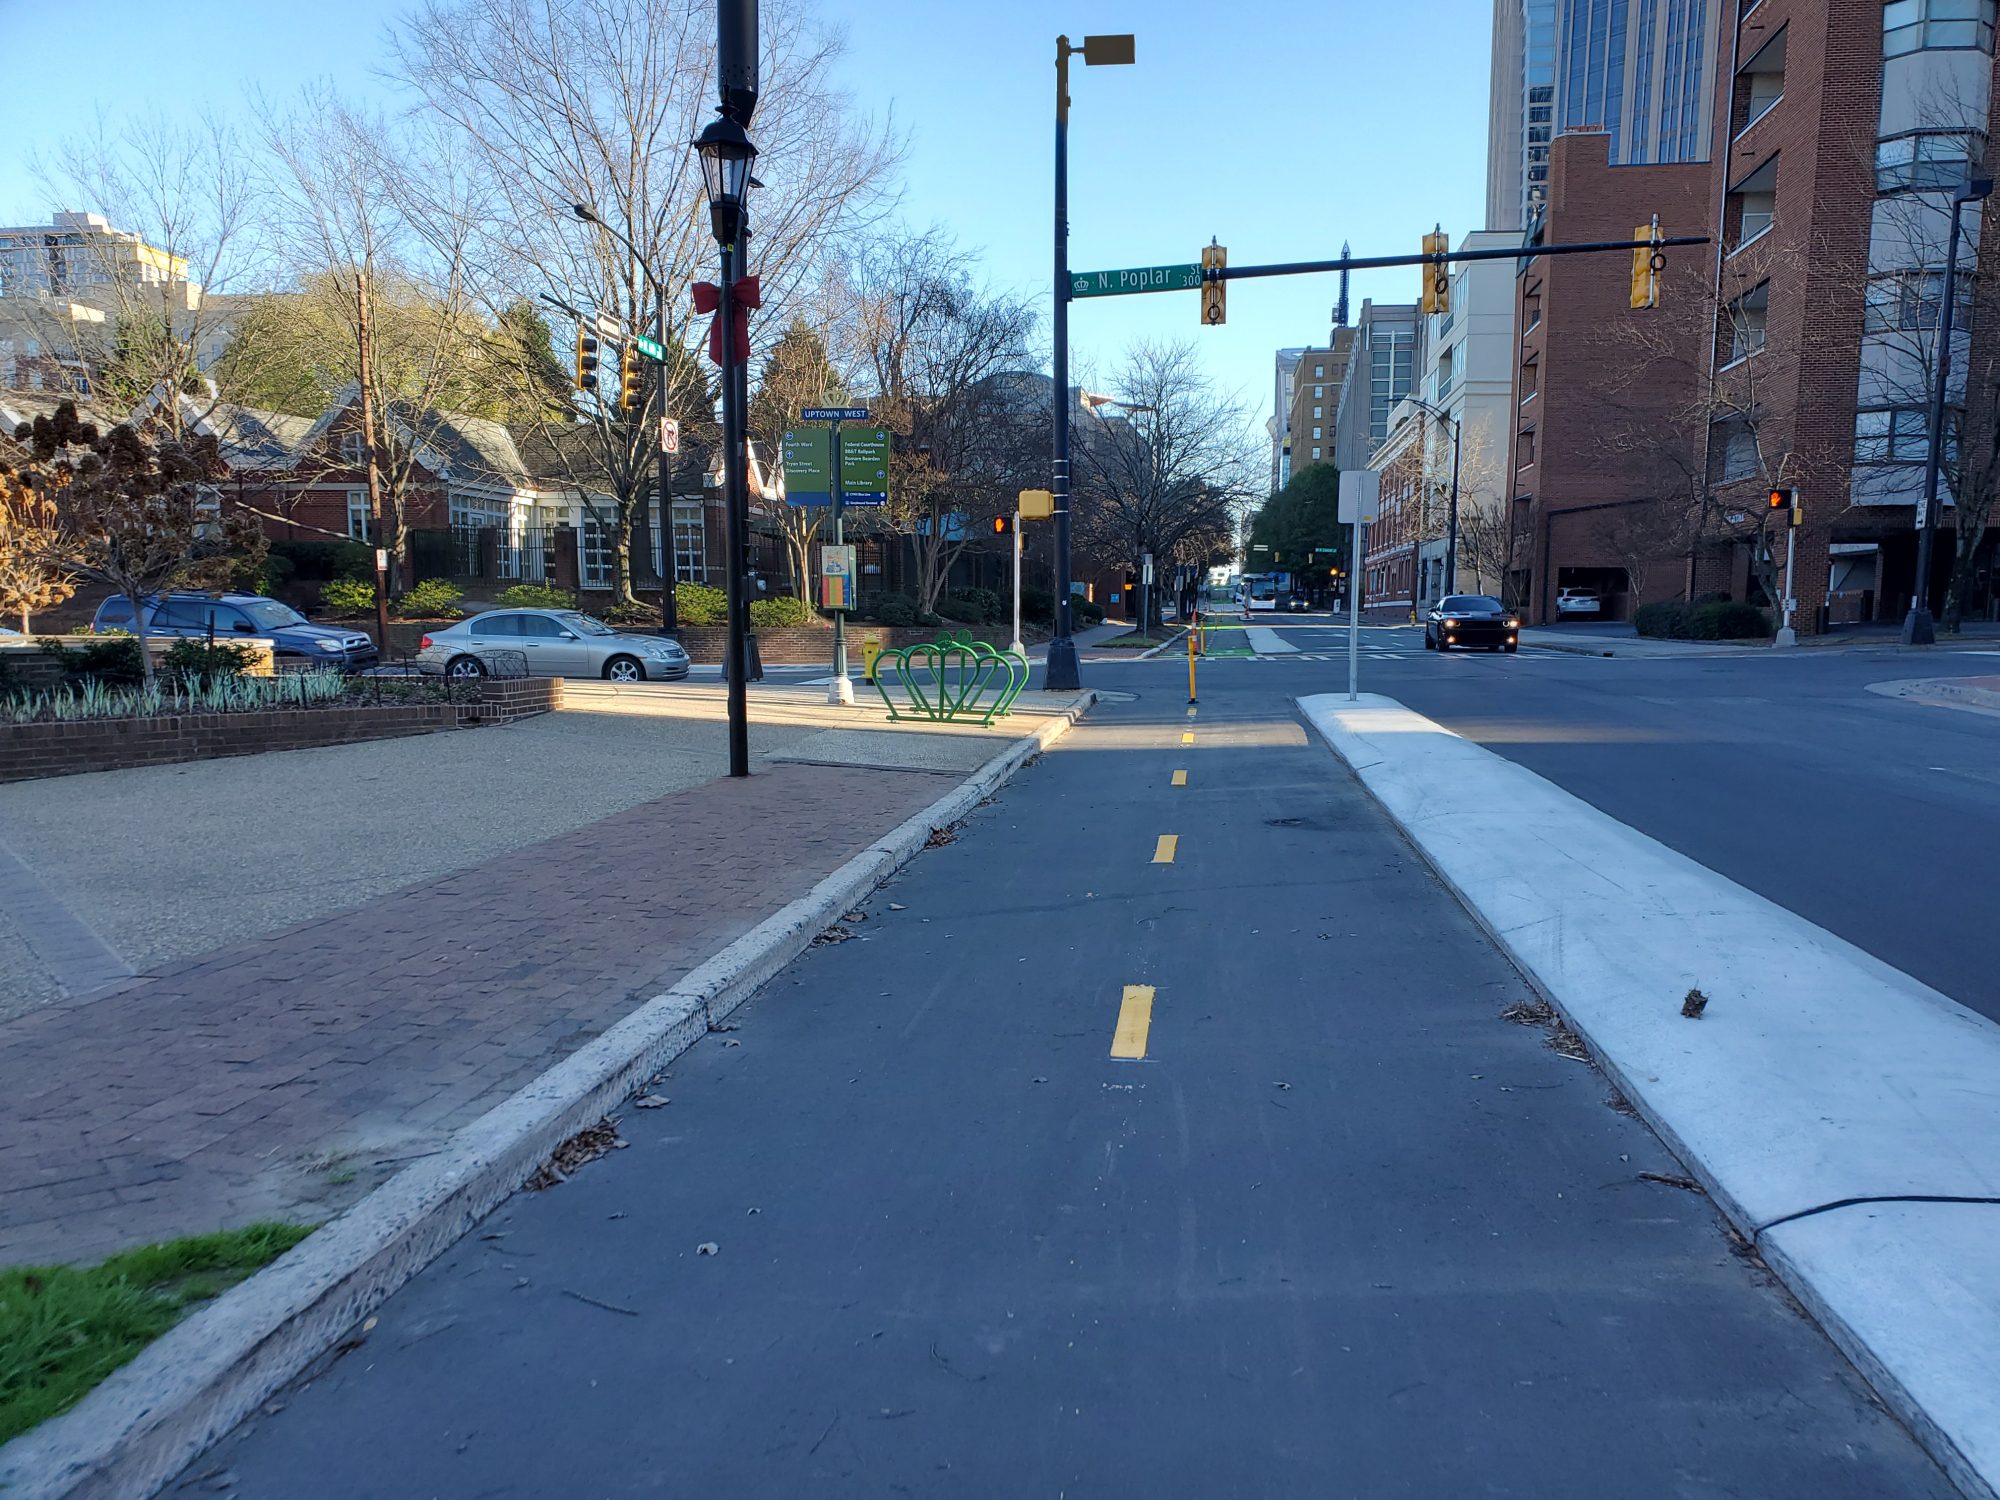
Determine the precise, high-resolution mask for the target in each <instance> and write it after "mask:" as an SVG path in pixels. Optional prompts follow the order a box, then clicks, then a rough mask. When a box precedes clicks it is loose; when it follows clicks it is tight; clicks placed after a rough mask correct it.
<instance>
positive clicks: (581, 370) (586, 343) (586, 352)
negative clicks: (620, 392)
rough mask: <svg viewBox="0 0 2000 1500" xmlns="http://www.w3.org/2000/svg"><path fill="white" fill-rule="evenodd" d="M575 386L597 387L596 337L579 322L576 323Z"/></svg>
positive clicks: (586, 388)
mask: <svg viewBox="0 0 2000 1500" xmlns="http://www.w3.org/2000/svg"><path fill="white" fill-rule="evenodd" d="M576 388H577V389H578V390H580V391H594V390H596V389H597V339H596V337H595V336H594V335H593V334H592V333H591V332H590V330H589V329H588V328H586V327H584V325H583V324H581V323H579V324H577V325H576Z"/></svg>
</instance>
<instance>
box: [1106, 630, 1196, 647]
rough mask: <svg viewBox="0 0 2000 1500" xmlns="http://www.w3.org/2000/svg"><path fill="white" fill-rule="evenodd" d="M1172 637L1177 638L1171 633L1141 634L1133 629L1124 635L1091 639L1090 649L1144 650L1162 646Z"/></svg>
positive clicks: (1172, 638)
mask: <svg viewBox="0 0 2000 1500" xmlns="http://www.w3.org/2000/svg"><path fill="white" fill-rule="evenodd" d="M1174 639H1177V637H1176V636H1172V635H1141V634H1139V632H1138V631H1136V630H1134V631H1130V632H1128V633H1127V634H1125V635H1114V636H1110V637H1108V638H1106V639H1104V640H1101V641H1093V642H1092V643H1091V649H1092V650H1093V651H1144V650H1147V649H1148V648H1150V647H1153V646H1164V645H1165V644H1166V643H1167V642H1168V641H1171V640H1174Z"/></svg>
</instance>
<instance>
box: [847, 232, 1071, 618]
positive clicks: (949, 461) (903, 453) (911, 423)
mask: <svg viewBox="0 0 2000 1500" xmlns="http://www.w3.org/2000/svg"><path fill="white" fill-rule="evenodd" d="M836 286H837V287H838V289H839V291H838V295H839V297H840V299H841V306H842V308H843V320H842V322H841V324H840V326H839V327H838V329H837V331H836V334H835V346H836V348H837V350H838V351H839V353H840V355H841V357H842V359H843V360H844V362H845V363H846V364H847V365H848V366H849V369H850V371H851V373H850V375H849V377H848V381H849V385H850V387H853V388H858V389H863V390H866V391H868V392H869V393H870V394H869V397H868V400H869V407H870V410H871V412H872V413H873V414H874V415H875V418H876V420H877V421H878V422H879V423H880V424H881V425H883V426H886V427H888V428H889V429H890V431H891V432H893V433H894V434H895V435H896V437H897V439H898V443H897V450H898V451H897V453H896V454H895V456H894V458H893V461H892V464H891V470H890V497H889V504H888V506H887V507H886V508H885V509H884V510H883V512H882V513H881V523H882V525H883V526H884V527H885V528H886V529H887V530H889V531H891V532H894V533H896V534H898V535H901V536H903V537H905V538H907V539H908V542H909V545H910V546H911V547H912V548H913V550H914V551H915V553H916V559H917V612H918V613H919V614H924V615H928V614H931V613H933V612H934V611H935V609H936V607H937V601H938V598H939V596H940V595H941V594H942V593H943V591H944V586H945V581H946V579H947V578H948V577H949V576H950V573H951V566H952V564H953V563H954V562H955V561H956V560H957V559H958V557H959V556H960V554H961V553H963V552H964V551H965V549H966V548H967V547H968V546H970V545H972V544H973V542H974V541H975V540H976V539H977V538H978V537H979V536H981V535H983V534H984V527H983V523H985V522H987V521H990V520H991V519H992V518H993V517H994V516H996V515H998V514H1000V513H1001V512H1002V511H1003V510H1008V509H1011V508H1012V505H1013V500H1014V496H1015V494H1016V493H1017V491H1018V490H1019V489H1020V487H1021V484H1022V483H1023V482H1024V481H1025V479H1026V477H1027V474H1028V470H1027V468H1026V466H1025V465H1026V461H1027V460H1026V453H1027V452H1028V451H1032V443H1031V437H1030V426H1029V420H1028V417H1029V414H1028V413H1025V412H1024V411H1023V409H1022V406H1021V403H1020V401H1019V399H1018V393H1017V391H1016V390H1015V389H1014V388H1013V386H1012V384H1011V383H1010V382H1009V381H1008V380H1007V379H1006V377H1007V376H1009V375H1010V374H1018V373H1019V372H1020V371H1021V370H1022V369H1023V367H1024V366H1025V365H1026V364H1027V363H1028V359H1029V356H1028V340H1029V338H1030V336H1031V335H1032V333H1033V331H1034V326H1035V315H1034V313H1033V311H1032V310H1031V309H1030V308H1029V306H1028V304H1027V302H1026V301H1025V300H1024V299H1022V298H1018V297H1015V296H1012V295H1010V294H1006V293H1000V292H993V291H990V290H988V289H987V288H985V287H984V286H982V285H981V284H980V282H979V280H978V278H977V274H976V270H975V262H974V259H973V257H972V256H971V254H970V253H968V252H966V251H964V250H962V249H960V248H959V247H958V246H957V244H956V243H955V242H954V241H953V240H952V239H951V237H950V236H949V235H948V234H946V233H945V232H944V231H943V230H941V229H937V228H932V229H930V230H927V231H925V232H923V233H920V234H898V235H892V236H890V237H888V238H886V239H883V240H882V241H880V242H878V243H877V244H875V245H873V246H872V247H870V248H869V249H868V250H867V251H865V252H864V253H862V254H861V255H859V256H857V257H855V258H854V259H852V260H851V261H849V262H848V263H846V264H845V265H843V266H842V267H841V268H840V269H839V271H838V273H837V278H836Z"/></svg>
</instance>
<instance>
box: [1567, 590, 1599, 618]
mask: <svg viewBox="0 0 2000 1500" xmlns="http://www.w3.org/2000/svg"><path fill="white" fill-rule="evenodd" d="M1603 608H1604V603H1603V601H1602V600H1600V599H1599V598H1598V597H1597V590H1595V589H1558V590H1557V591H1556V618H1557V619H1561V618H1562V617H1563V616H1564V615H1594V614H1598V613H1600V612H1601V611H1602V610H1603Z"/></svg>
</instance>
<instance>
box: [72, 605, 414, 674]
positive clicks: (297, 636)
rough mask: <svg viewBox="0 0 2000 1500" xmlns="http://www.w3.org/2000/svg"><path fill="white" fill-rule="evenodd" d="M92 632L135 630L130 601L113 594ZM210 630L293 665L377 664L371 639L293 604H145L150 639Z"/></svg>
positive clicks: (198, 635) (352, 668)
mask: <svg viewBox="0 0 2000 1500" xmlns="http://www.w3.org/2000/svg"><path fill="white" fill-rule="evenodd" d="M90 628H91V630H92V631H93V632H95V633H97V634H99V635H102V634H103V633H104V632H105V631H107V630H125V631H131V630H133V625H132V602H131V600H129V599H127V598H126V597H125V596H124V595H123V594H113V595H112V596H111V597H110V598H109V599H106V600H105V601H104V602H103V603H102V604H100V605H98V606H97V613H96V615H95V616H93V617H92V619H91V622H90ZM211 631H213V632H214V635H215V638H216V639H217V640H219V641H226V640H229V639H231V638H233V637H238V636H241V637H247V638H249V639H252V640H257V639H262V640H268V641H269V642H270V643H271V650H272V654H273V655H275V656H276V657H277V658H278V659H279V660H280V661H282V662H286V663H288V664H293V665H297V664H303V665H306V666H314V667H336V668H339V669H340V670H341V671H345V672H359V671H363V670H365V669H367V668H369V667H372V666H374V665H375V664H376V662H377V661H378V660H379V653H378V652H377V651H376V649H375V641H374V638H373V637H371V636H369V635H367V634H365V633H364V632H362V631H359V630H356V629H354V628H353V627H352V626H350V625H315V624H313V622H312V621H310V620H308V619H307V618H306V617H305V616H304V615H302V614H300V613H299V612H298V611H297V610H295V609H293V608H292V607H291V605H289V604H280V603H279V602H278V601H277V600H276V599H267V598H265V597H264V596H263V595H262V594H200V593H194V592H186V593H172V594H162V595H160V596H159V597H158V598H153V599H148V600H147V601H146V632H147V634H149V635H155V636H182V637H187V638H189V639H204V638H206V637H207V636H208V635H209V633H210V632H211ZM135 633H136V632H135Z"/></svg>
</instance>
